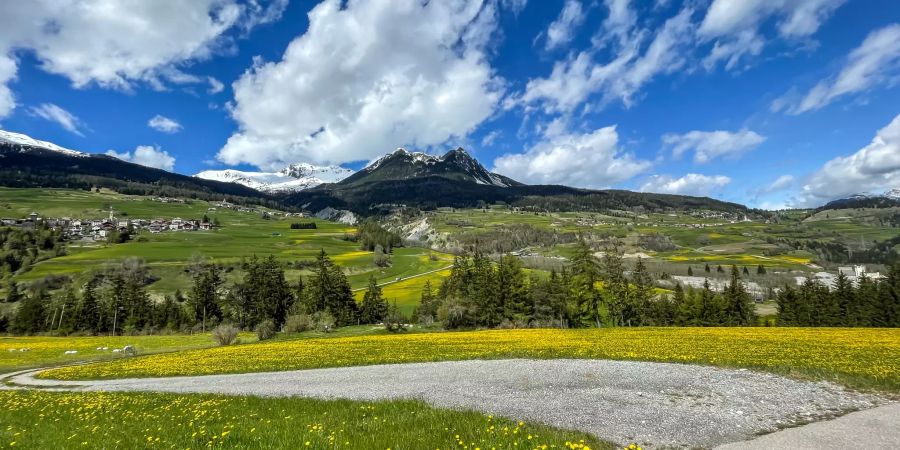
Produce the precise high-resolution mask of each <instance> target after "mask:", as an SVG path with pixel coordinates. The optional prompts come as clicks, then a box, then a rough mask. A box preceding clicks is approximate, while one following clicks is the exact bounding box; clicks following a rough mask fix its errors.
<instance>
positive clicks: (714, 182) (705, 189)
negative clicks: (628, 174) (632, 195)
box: [641, 173, 731, 197]
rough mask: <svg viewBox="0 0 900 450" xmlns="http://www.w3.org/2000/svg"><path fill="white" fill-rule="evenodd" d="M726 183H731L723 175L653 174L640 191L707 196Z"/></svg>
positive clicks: (716, 191)
mask: <svg viewBox="0 0 900 450" xmlns="http://www.w3.org/2000/svg"><path fill="white" fill-rule="evenodd" d="M728 183H731V178H728V177H726V176H724V175H711V176H710V175H701V174H698V173H689V174H687V175H685V176H683V177H681V178H674V177H672V176H670V175H653V176H652V177H650V179H648V180H647V181H646V182H645V183H644V184H642V185H641V191H642V192H657V193H660V194H681V195H693V196H699V197H708V196H710V195H714V194H716V193H718V192H719V191H721V189H722V188H723V187H725V186H726V185H728Z"/></svg>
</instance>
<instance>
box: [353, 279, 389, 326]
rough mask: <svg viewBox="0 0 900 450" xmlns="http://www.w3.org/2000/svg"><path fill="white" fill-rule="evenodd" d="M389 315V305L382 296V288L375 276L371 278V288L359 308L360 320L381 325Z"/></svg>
mask: <svg viewBox="0 0 900 450" xmlns="http://www.w3.org/2000/svg"><path fill="white" fill-rule="evenodd" d="M387 313H388V304H387V302H386V301H384V298H383V297H382V296H381V288H380V287H379V286H378V281H376V280H375V276H374V275H373V276H370V277H369V287H368V289H367V290H366V293H365V295H363V300H362V304H361V305H360V308H359V320H360V322H362V323H381V322H382V321H383V320H384V318H385V316H386V315H387Z"/></svg>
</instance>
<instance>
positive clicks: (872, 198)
mask: <svg viewBox="0 0 900 450" xmlns="http://www.w3.org/2000/svg"><path fill="white" fill-rule="evenodd" d="M895 206H900V188H894V189H888V190H886V191H884V193H881V194H873V193H871V192H862V193H859V194H853V195H851V196H849V197H845V198H841V199H837V200H832V201H830V202H828V203H826V204H825V206H823V207H822V208H821V209H843V208H890V207H895Z"/></svg>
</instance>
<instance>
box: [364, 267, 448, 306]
mask: <svg viewBox="0 0 900 450" xmlns="http://www.w3.org/2000/svg"><path fill="white" fill-rule="evenodd" d="M448 262H449V261H448ZM448 276H450V270H449V269H448V270H441V271H439V272H434V273H430V274H428V275H425V276H421V277H415V278H409V279H404V280H401V281H398V282H395V283H391V284H388V285H386V286H382V288H381V294H382V296H383V297H384V299H385V300H386V301H387V302H388V303H390V304H395V303H396V305H397V308H399V309H400V311H401V312H402V313H403V314H404V315H407V316H408V315H409V314H411V313H412V312H413V310H414V309H415V308H416V306H418V305H419V301H420V300H421V299H422V289H424V288H425V282H426V281H430V282H431V288H432V289H434V290H435V291H437V288H438V286H440V285H441V281H443V279H444V278H446V277H448ZM365 293H366V291H365V290H359V291H356V292H355V293H354V294H355V296H356V300H357V301H362V298H363V295H365Z"/></svg>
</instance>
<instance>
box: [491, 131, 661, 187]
mask: <svg viewBox="0 0 900 450" xmlns="http://www.w3.org/2000/svg"><path fill="white" fill-rule="evenodd" d="M650 166H651V163H650V162H649V161H644V160H640V159H637V158H636V157H635V156H634V155H632V154H630V153H626V152H624V151H622V150H621V148H619V135H618V133H617V132H616V127H615V126H610V127H605V128H600V129H598V130H595V131H594V132H592V133H587V134H566V135H560V136H556V137H554V138H551V139H549V140H547V141H544V142H541V143H539V144H537V145H535V146H534V147H532V148H531V149H529V150H528V151H526V152H525V153H516V154H506V155H503V156H501V157H499V158H497V159H496V160H494V171H495V172H497V173H501V174H503V175H506V176H508V177H511V178H513V179H515V180H518V181H521V182H524V183H529V184H564V185H567V186H578V187H595V188H600V187H608V186H611V185H613V184H616V183H620V182H622V181H625V180H628V179H630V178H632V177H634V176H635V175H637V174H639V173H641V172H644V171H646V170H647V169H649V168H650Z"/></svg>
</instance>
